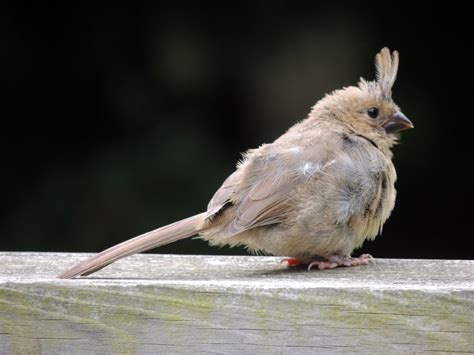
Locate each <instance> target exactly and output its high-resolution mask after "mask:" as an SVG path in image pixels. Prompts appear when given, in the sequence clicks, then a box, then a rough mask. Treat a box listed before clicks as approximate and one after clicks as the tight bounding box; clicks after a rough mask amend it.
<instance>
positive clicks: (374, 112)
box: [367, 107, 379, 118]
mask: <svg viewBox="0 0 474 355" xmlns="http://www.w3.org/2000/svg"><path fill="white" fill-rule="evenodd" d="M367 114H368V115H369V116H370V117H372V118H377V117H378V115H379V109H378V108H377V107H371V108H369V109H368V110H367Z"/></svg>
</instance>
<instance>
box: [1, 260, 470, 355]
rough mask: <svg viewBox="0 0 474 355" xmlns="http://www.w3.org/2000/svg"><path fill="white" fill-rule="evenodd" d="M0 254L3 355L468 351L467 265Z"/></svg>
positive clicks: (404, 262)
mask: <svg viewBox="0 0 474 355" xmlns="http://www.w3.org/2000/svg"><path fill="white" fill-rule="evenodd" d="M87 256H88V255H86V254H60V253H0V267H1V268H0V354H5V353H6V354H9V353H16V354H27V353H47V354H50V353H124V354H134V353H157V352H171V353H191V352H197V353H203V352H210V353H230V354H241V353H272V354H273V353H288V352H294V351H297V352H298V353H302V354H305V353H308V354H309V353H315V352H323V353H328V352H329V353H334V352H335V353H339V352H362V353H368V352H375V353H382V352H383V353H401V352H403V353H407V352H408V353H413V352H471V351H474V261H461V260H452V261H448V260H389V259H385V260H377V263H376V265H369V266H360V267H352V268H339V269H335V270H324V271H319V270H312V271H310V272H308V271H306V270H305V269H295V268H291V269H289V268H287V267H286V266H284V265H281V264H280V263H279V261H280V260H281V258H274V257H250V256H179V255H150V254H147V255H135V256H132V257H129V258H127V259H124V260H121V261H119V262H118V263H116V264H113V265H111V266H109V267H107V268H105V269H103V270H102V271H100V272H98V273H97V274H94V275H91V276H89V277H88V278H84V279H79V280H58V279H56V278H55V276H56V275H57V274H59V273H60V272H61V271H63V270H65V269H67V268H68V267H70V266H72V265H73V264H75V263H77V262H78V261H80V260H82V259H84V258H85V257H87Z"/></svg>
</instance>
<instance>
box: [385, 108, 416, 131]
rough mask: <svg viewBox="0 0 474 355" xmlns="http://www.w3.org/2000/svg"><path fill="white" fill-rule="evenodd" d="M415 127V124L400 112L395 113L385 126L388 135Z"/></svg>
mask: <svg viewBox="0 0 474 355" xmlns="http://www.w3.org/2000/svg"><path fill="white" fill-rule="evenodd" d="M413 127H414V126H413V123H411V121H410V120H409V119H408V117H407V116H405V115H404V114H403V113H401V112H400V111H397V112H395V113H394V114H393V115H392V117H390V118H389V120H388V121H387V122H385V123H384V125H383V128H384V129H385V132H387V133H397V132H400V131H403V130H405V129H409V128H413Z"/></svg>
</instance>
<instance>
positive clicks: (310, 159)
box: [58, 47, 414, 279]
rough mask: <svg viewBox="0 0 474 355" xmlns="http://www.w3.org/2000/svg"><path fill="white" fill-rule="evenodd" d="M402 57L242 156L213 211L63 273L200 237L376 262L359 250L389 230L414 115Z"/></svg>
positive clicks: (271, 251) (323, 258) (305, 261)
mask: <svg viewBox="0 0 474 355" xmlns="http://www.w3.org/2000/svg"><path fill="white" fill-rule="evenodd" d="M398 66H399V54H398V52H397V51H393V52H390V50H389V49H388V48H386V47H385V48H383V49H382V50H381V51H380V52H378V53H377V54H376V56H375V71H376V75H375V79H374V80H373V81H367V80H365V79H363V78H360V81H359V82H358V84H357V86H348V87H343V88H342V89H339V90H335V91H333V92H331V93H329V94H327V95H325V96H324V97H323V98H322V99H320V100H319V101H318V102H317V103H316V104H315V105H314V106H313V107H312V109H311V111H310V113H309V115H308V116H307V118H306V119H304V120H302V121H300V122H298V123H296V124H295V125H294V126H292V127H291V128H290V129H288V130H287V131H286V132H285V133H284V134H283V135H281V136H280V137H279V138H277V139H276V140H275V141H273V142H272V143H268V144H263V145H261V146H260V147H258V148H256V149H250V150H248V151H247V152H245V153H244V154H243V155H242V159H241V160H240V161H239V163H238V164H237V166H236V170H235V171H234V172H233V173H232V174H231V175H230V176H229V177H228V178H227V179H226V180H225V181H224V183H223V184H222V186H221V187H220V188H219V189H218V190H217V192H216V193H215V194H214V196H213V197H212V199H211V200H210V202H209V204H208V206H207V210H206V211H205V212H202V213H199V214H197V215H195V216H192V217H189V218H186V219H183V220H181V221H178V222H175V223H172V224H169V225H166V226H164V227H161V228H158V229H156V230H153V231H151V232H148V233H145V234H142V235H140V236H138V237H135V238H132V239H129V240H127V241H124V242H122V243H120V244H117V245H115V246H112V247H111V248H109V249H106V250H104V251H102V252H101V253H99V254H97V255H95V256H92V257H91V258H89V259H87V260H85V261H83V262H81V263H79V264H78V265H76V266H74V267H72V268H71V269H69V270H67V271H65V272H63V273H62V274H61V275H59V276H58V277H59V278H62V279H67V278H76V277H80V276H87V275H90V274H92V273H94V272H96V271H98V270H100V269H102V268H104V267H105V266H107V265H109V264H111V263H113V262H115V261H117V260H119V259H121V258H124V257H126V256H129V255H132V254H135V253H139V252H143V251H146V250H149V249H153V248H156V247H159V246H162V245H165V244H168V243H172V242H175V241H177V240H180V239H184V238H188V237H192V236H194V235H198V237H199V238H201V239H204V240H206V241H208V243H209V244H210V245H215V246H224V245H228V246H231V247H232V246H244V247H246V248H247V250H248V251H249V252H251V253H264V254H267V255H275V256H283V257H286V259H283V260H284V261H286V262H287V264H288V265H290V266H295V265H308V269H311V268H312V267H315V266H316V267H317V268H318V269H332V268H335V267H339V266H356V265H367V264H369V263H370V262H371V260H372V257H371V256H370V255H368V254H363V255H361V256H359V257H352V256H351V254H352V252H353V251H354V250H355V249H357V248H360V247H361V246H362V244H363V243H364V241H365V240H373V239H374V238H375V237H376V236H377V235H379V234H380V233H381V232H382V226H383V224H384V223H385V221H386V220H387V219H388V218H389V216H390V214H391V212H392V209H393V208H394V205H395V197H396V190H395V181H396V179H397V174H396V171H395V167H394V165H393V163H392V156H393V153H392V148H393V146H394V145H395V144H396V143H397V142H398V140H399V136H400V134H399V132H401V131H403V130H406V129H409V128H413V127H414V126H413V124H412V122H411V121H410V120H409V119H408V118H407V117H406V116H405V115H404V114H403V113H402V111H401V110H400V108H399V107H398V106H397V104H396V103H395V102H394V101H393V99H392V87H393V85H394V82H395V79H396V77H397V72H398Z"/></svg>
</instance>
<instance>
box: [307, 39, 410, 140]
mask: <svg viewBox="0 0 474 355" xmlns="http://www.w3.org/2000/svg"><path fill="white" fill-rule="evenodd" d="M375 68H376V79H375V80H374V81H366V80H364V79H362V78H361V79H360V82H359V85H358V86H357V87H355V86H350V87H347V88H344V89H341V90H337V91H334V92H333V93H332V94H330V95H328V96H326V97H325V98H324V99H323V100H321V101H320V102H319V103H318V104H316V106H315V107H314V111H313V112H315V111H319V113H323V115H324V116H326V117H328V118H330V119H331V120H333V119H337V120H338V121H339V122H340V123H342V124H343V125H344V126H345V127H346V128H348V129H349V130H351V131H352V132H354V133H355V134H358V135H361V136H364V137H366V138H368V139H370V140H371V141H373V142H375V143H376V144H377V145H379V143H380V145H382V146H385V147H388V148H390V147H391V146H392V145H393V144H394V143H395V142H396V139H397V133H398V132H400V131H402V130H405V129H408V128H413V124H412V123H411V121H410V120H409V119H408V118H407V117H406V116H405V115H404V114H403V113H402V112H401V111H400V108H399V107H398V106H397V105H396V104H395V102H394V101H393V99H392V86H393V84H394V82H395V79H396V77H397V70H398V52H397V51H394V52H393V53H392V54H390V51H389V50H388V48H383V49H382V50H381V51H380V52H379V53H378V54H377V55H376V57H375Z"/></svg>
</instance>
